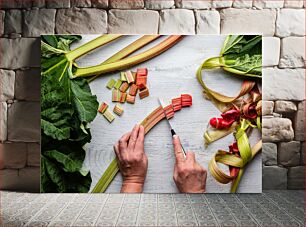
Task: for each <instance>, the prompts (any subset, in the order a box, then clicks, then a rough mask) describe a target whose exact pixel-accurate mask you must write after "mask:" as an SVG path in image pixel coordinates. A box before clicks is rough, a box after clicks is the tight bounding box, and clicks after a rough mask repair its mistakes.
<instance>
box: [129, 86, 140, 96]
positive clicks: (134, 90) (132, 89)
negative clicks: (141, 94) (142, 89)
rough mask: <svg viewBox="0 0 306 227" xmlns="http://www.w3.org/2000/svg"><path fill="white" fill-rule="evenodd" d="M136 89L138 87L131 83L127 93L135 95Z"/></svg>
mask: <svg viewBox="0 0 306 227" xmlns="http://www.w3.org/2000/svg"><path fill="white" fill-rule="evenodd" d="M137 91H138V87H137V85H136V84H132V86H131V87H130V91H129V94H130V95H132V96H135V95H136V94H137Z"/></svg>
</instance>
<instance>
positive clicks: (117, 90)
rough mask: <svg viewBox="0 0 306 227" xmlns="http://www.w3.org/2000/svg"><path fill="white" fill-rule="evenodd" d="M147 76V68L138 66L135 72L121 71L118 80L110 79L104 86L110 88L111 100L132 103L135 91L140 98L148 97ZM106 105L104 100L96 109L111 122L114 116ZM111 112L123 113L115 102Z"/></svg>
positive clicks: (119, 114) (134, 98)
mask: <svg viewBox="0 0 306 227" xmlns="http://www.w3.org/2000/svg"><path fill="white" fill-rule="evenodd" d="M147 76H148V70H147V69H146V68H139V69H137V72H132V71H126V72H121V73H120V79H118V80H114V79H110V80H109V81H108V83H107V85H106V87H107V88H108V89H109V90H112V102H119V103H125V102H127V103H130V104H134V103H135V100H136V95H137V93H139V97H140V99H143V98H145V97H148V96H149V89H148V87H147ZM108 107H109V105H108V104H107V103H106V102H103V103H102V104H101V105H100V107H99V109H98V111H99V112H100V113H101V114H103V116H104V117H105V118H106V119H107V120H108V121H109V122H112V121H113V120H114V119H115V117H114V115H113V114H112V112H111V111H110V110H109V108H108ZM113 112H114V113H115V114H117V115H118V116H121V115H122V114H123V108H122V106H121V105H119V104H116V105H115V107H114V109H113Z"/></svg>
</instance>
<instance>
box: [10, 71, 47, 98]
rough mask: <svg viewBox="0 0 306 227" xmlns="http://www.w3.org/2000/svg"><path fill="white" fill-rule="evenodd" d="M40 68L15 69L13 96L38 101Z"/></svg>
mask: <svg viewBox="0 0 306 227" xmlns="http://www.w3.org/2000/svg"><path fill="white" fill-rule="evenodd" d="M40 78H41V77H40V69H38V68H32V69H27V70H17V71H16V82H15V98H16V99H18V100H27V101H40Z"/></svg>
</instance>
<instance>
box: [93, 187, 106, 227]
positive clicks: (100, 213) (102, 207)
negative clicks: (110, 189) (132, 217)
mask: <svg viewBox="0 0 306 227" xmlns="http://www.w3.org/2000/svg"><path fill="white" fill-rule="evenodd" d="M103 195H106V197H107V198H106V199H105V201H104V204H103V206H101V210H100V212H99V214H98V216H97V218H96V221H95V222H94V224H93V225H94V226H96V225H97V224H96V223H97V222H98V220H99V218H100V216H101V215H102V211H103V209H104V207H105V204H106V203H107V200H108V198H109V194H105V193H104V194H103Z"/></svg>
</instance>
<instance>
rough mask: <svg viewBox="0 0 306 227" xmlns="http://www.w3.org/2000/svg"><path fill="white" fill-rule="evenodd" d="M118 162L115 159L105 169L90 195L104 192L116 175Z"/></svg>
mask: <svg viewBox="0 0 306 227" xmlns="http://www.w3.org/2000/svg"><path fill="white" fill-rule="evenodd" d="M118 171H119V168H118V160H117V158H115V159H114V160H113V161H112V162H111V164H110V165H109V166H108V167H107V169H106V170H105V172H104V173H103V175H102V177H101V178H100V180H99V181H98V183H97V184H96V186H95V187H94V188H93V190H92V191H91V193H101V192H104V191H105V190H106V188H107V187H108V185H109V184H110V183H111V182H112V180H113V179H114V177H115V176H116V174H117V173H118Z"/></svg>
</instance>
